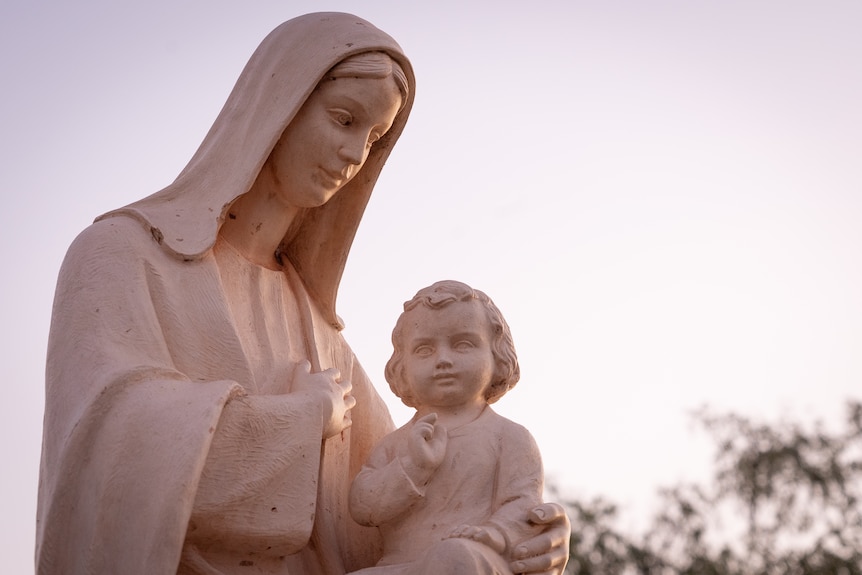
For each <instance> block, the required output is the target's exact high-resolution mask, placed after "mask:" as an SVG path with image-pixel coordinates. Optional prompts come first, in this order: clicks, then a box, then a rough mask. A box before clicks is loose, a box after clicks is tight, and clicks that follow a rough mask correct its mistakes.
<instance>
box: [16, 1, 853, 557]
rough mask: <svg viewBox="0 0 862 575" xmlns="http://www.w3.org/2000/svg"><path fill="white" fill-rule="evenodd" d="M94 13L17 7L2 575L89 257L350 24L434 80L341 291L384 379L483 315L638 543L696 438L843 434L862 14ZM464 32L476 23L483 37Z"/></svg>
mask: <svg viewBox="0 0 862 575" xmlns="http://www.w3.org/2000/svg"><path fill="white" fill-rule="evenodd" d="M253 4H254V9H253V10H251V9H249V6H250V4H249V3H247V2H227V1H213V0H207V1H203V0H190V1H188V2H166V1H163V0H152V1H150V2H140V3H130V2H108V1H102V2H97V1H94V0H81V1H79V2H74V3H71V2H60V1H58V0H53V1H38V0H36V1H27V2H25V1H24V0H7V1H6V2H4V3H3V4H2V6H0V73H2V76H0V77H2V80H3V90H2V92H0V94H2V95H0V134H2V137H0V146H2V158H3V169H2V170H0V190H2V193H3V198H4V199H5V200H6V202H7V208H11V209H10V210H7V212H10V213H7V217H6V218H5V221H4V224H3V226H2V227H0V239H2V241H0V253H2V261H3V263H4V269H5V270H6V271H5V272H4V280H5V281H4V282H3V286H2V290H3V292H2V293H3V295H4V297H2V298H0V302H2V303H0V305H2V306H3V317H4V319H5V320H6V326H7V328H6V329H5V330H3V332H2V335H0V338H2V344H3V348H4V349H5V350H6V352H5V353H4V365H5V366H6V374H7V385H6V390H7V392H6V395H5V399H6V402H5V403H6V405H7V415H6V417H4V418H2V420H0V437H2V440H0V441H2V444H0V445H2V455H3V458H4V461H5V462H6V463H4V466H3V473H2V475H0V485H2V487H3V489H2V492H3V495H2V508H0V546H2V552H0V555H2V556H3V557H4V568H3V571H4V572H8V573H26V572H30V571H32V554H33V536H34V515H35V494H36V484H37V476H38V461H39V449H40V436H41V419H42V404H43V395H44V394H43V368H44V351H45V343H46V337H47V327H48V321H49V317H50V307H51V298H52V294H53V288H54V282H55V279H56V274H57V270H58V267H59V265H60V261H61V259H62V257H63V254H64V252H65V250H66V248H67V246H68V245H69V243H70V242H71V240H72V238H73V237H74V236H75V234H77V233H78V232H79V231H80V230H81V229H83V228H84V227H85V226H86V225H87V224H88V223H89V222H90V221H91V220H92V219H93V218H94V217H95V216H96V215H98V214H100V213H102V212H104V211H107V210H109V209H111V208H115V207H118V206H120V205H123V204H125V203H128V202H130V201H132V200H135V199H138V198H140V197H142V196H144V195H146V194H149V193H151V192H153V191H155V190H157V189H158V188H160V187H162V186H163V185H165V184H167V183H168V182H170V181H171V180H172V179H173V178H174V177H175V176H176V174H177V173H178V172H179V170H180V169H182V167H183V166H184V164H185V162H186V161H187V160H188V159H189V158H190V156H191V154H192V153H193V152H194V150H195V148H196V146H197V144H198V143H199V142H200V140H201V138H202V137H203V135H204V133H205V132H206V130H207V129H208V128H209V125H210V123H211V122H212V121H213V119H214V118H215V116H216V114H217V112H218V110H219V109H220V107H221V105H222V104H223V102H224V99H225V97H226V96H227V93H228V92H229V90H230V88H231V86H232V85H233V82H234V81H235V80H236V77H237V75H238V73H239V71H240V69H241V68H242V66H243V65H244V63H245V61H246V60H247V58H248V56H249V55H250V54H251V52H252V50H253V49H254V48H255V46H256V45H257V44H258V42H259V41H260V40H261V39H262V38H263V37H264V36H265V35H266V33H267V32H269V30H271V29H272V28H273V27H275V26H276V25H277V24H279V23H280V22H282V21H283V20H286V19H288V18H290V17H293V16H296V15H299V14H302V13H305V12H310V11H317V10H321V9H329V10H338V11H347V12H353V13H356V14H358V15H360V16H362V17H364V18H366V19H368V20H370V21H371V22H373V23H375V24H376V25H378V26H379V27H380V28H382V29H384V30H386V31H387V32H389V33H390V34H392V35H393V36H394V37H395V38H396V39H397V40H398V41H399V42H400V43H401V44H402V46H403V47H404V49H405V50H406V52H407V54H408V55H409V56H410V57H411V59H412V61H413V64H414V67H415V69H416V74H417V78H418V90H417V100H416V105H415V107H414V112H413V114H412V117H411V120H410V122H409V124H408V126H407V129H406V132H405V134H404V136H403V137H402V138H401V140H400V142H399V143H398V146H397V147H396V149H395V152H394V153H393V155H392V157H391V158H390V160H389V163H388V165H387V167H386V168H385V170H384V172H383V176H382V177H381V179H380V181H379V183H378V186H377V188H376V190H375V195H374V197H373V198H372V202H371V204H370V205H369V209H368V212H367V215H366V217H365V220H364V221H363V224H362V227H361V228H360V231H359V234H358V236H357V240H356V243H355V244H354V247H353V252H352V254H351V260H350V263H349V266H348V269H347V271H346V274H345V278H344V282H343V284H342V287H341V299H340V313H341V315H342V316H343V317H344V319H345V320H346V323H347V325H348V328H347V330H346V332H345V335H346V337H347V338H348V340H349V341H350V342H351V344H352V345H353V347H354V349H355V351H356V352H357V354H358V356H359V358H360V360H361V361H362V363H363V365H364V367H365V368H366V371H368V372H369V374H370V375H371V377H372V379H373V380H374V381H375V382H377V385H378V388H379V389H380V392H381V394H382V395H383V396H384V397H385V398H387V400H388V401H389V402H390V405H392V406H393V415H394V417H395V418H396V421H397V422H399V423H400V422H403V421H404V420H405V419H406V418H407V416H408V414H409V411H407V410H406V408H405V409H402V408H400V407H399V406H398V404H397V401H396V400H394V399H392V398H391V396H390V393H389V390H388V387H387V385H386V383H385V381H384V379H383V375H382V372H383V365H384V363H385V361H386V359H387V358H388V354H389V353H390V347H389V345H390V344H389V333H390V331H391V329H392V326H393V325H394V321H395V318H396V317H397V315H398V313H399V310H400V306H401V304H402V302H403V301H405V300H406V299H409V298H410V297H411V296H412V295H413V293H414V292H415V291H416V290H417V289H419V288H421V287H423V286H425V285H427V284H429V283H431V282H433V281H436V280H438V279H444V278H451V279H459V280H462V281H466V282H468V283H470V284H472V285H474V286H475V287H477V288H479V289H482V290H484V291H486V292H487V293H488V294H489V295H490V296H491V297H492V298H493V299H494V300H495V301H496V302H497V304H498V305H499V307H500V308H501V310H502V311H503V313H504V315H506V317H507V319H508V320H509V323H510V324H511V327H512V331H513V334H514V337H515V343H516V346H517V348H518V351H519V355H520V360H521V364H522V372H523V377H522V381H521V383H520V384H519V386H518V387H517V388H515V390H513V391H512V392H511V395H510V396H507V397H506V398H504V399H503V400H501V402H500V403H499V404H498V406H499V411H500V412H502V413H503V414H504V415H506V416H508V417H511V418H512V419H515V420H516V421H518V422H520V423H522V424H524V425H526V426H527V427H528V428H529V429H531V430H532V431H533V433H534V435H535V436H536V438H537V441H538V443H539V445H540V447H541V449H542V451H543V453H544V457H545V463H546V468H547V470H548V473H549V476H550V477H551V478H552V479H553V481H554V482H555V483H557V484H558V485H560V486H561V487H563V488H564V490H567V491H570V492H572V493H576V494H581V495H594V494H605V495H608V496H610V497H612V498H614V499H617V500H619V501H621V502H623V503H624V504H625V512H626V513H628V514H629V515H627V517H629V519H627V521H629V522H630V523H632V524H634V523H637V522H638V521H640V520H641V519H639V518H642V517H645V516H646V514H647V513H648V512H649V505H650V503H651V499H650V496H651V494H652V492H653V491H654V489H655V487H656V486H657V485H658V484H661V483H669V482H673V481H675V480H677V479H681V478H684V477H687V478H695V479H696V478H699V477H703V476H705V474H706V473H707V470H708V463H709V461H710V453H709V451H708V449H707V447H708V443H707V442H706V441H705V439H704V437H703V436H702V435H701V434H699V433H696V432H693V431H692V429H691V427H690V425H689V420H688V418H687V412H688V411H689V410H691V409H693V408H696V407H698V406H700V405H703V404H709V405H713V406H716V407H720V408H727V409H734V410H737V411H740V412H743V413H747V414H751V415H756V416H763V417H770V418H774V417H778V416H779V415H781V414H788V415H793V416H799V417H806V418H807V417H813V416H822V417H826V418H830V419H834V418H835V417H836V416H837V415H839V414H840V407H841V402H842V400H843V399H844V398H847V397H850V396H852V395H853V394H855V396H856V397H857V398H858V397H859V390H860V380H862V353H860V351H859V350H860V349H862V298H860V296H859V294H860V293H862V258H860V257H859V252H860V247H862V161H860V157H862V108H860V106H859V102H862V66H860V64H859V62H860V57H862V35H860V34H859V26H860V24H862V4H859V3H858V2H854V1H850V0H848V1H845V2H839V1H832V0H824V1H820V2H809V1H804V2H801V1H795V2H794V1H778V0H768V1H767V0H764V1H750V0H706V1H703V2H696V3H695V2H688V1H682V0H680V1H677V2H672V1H664V0H656V1H650V2H641V1H636V0H630V1H615V0H601V1H600V0H588V1H577V0H575V1H562V0H560V1H554V2H551V1H542V0H534V1H532V2H505V1H504V2H490V1H488V2H470V3H467V2H454V1H451V2H450V1H442V2H435V3H433V4H431V3H427V4H423V5H417V6H411V7H410V9H409V11H408V10H406V9H404V8H403V7H402V5H403V3H402V2H395V1H393V2H374V1H367V0H366V1H361V2H360V1H354V2H348V1H341V2H328V3H321V2H318V1H310V0H309V1H292V2H283V1H275V0H257V1H256V2H254V3H253ZM462 4H469V7H464V6H463V5H462Z"/></svg>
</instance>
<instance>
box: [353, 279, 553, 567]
mask: <svg viewBox="0 0 862 575" xmlns="http://www.w3.org/2000/svg"><path fill="white" fill-rule="evenodd" d="M392 344H393V346H394V351H393V354H392V357H391V358H390V360H389V362H388V363H387V365H386V380H387V381H388V382H389V385H390V387H391V388H392V391H393V392H394V393H395V394H396V395H397V396H398V397H400V398H401V400H402V401H403V402H404V403H405V404H406V405H409V406H411V407H414V408H416V414H415V415H414V417H413V418H412V419H411V420H410V421H409V422H408V423H407V424H406V425H404V426H403V427H401V428H400V429H398V430H396V431H394V432H392V433H391V434H389V435H387V436H386V437H384V438H383V439H382V440H381V441H380V443H379V444H378V445H377V446H376V447H375V448H374V450H373V451H372V453H371V455H370V456H369V459H368V461H367V462H366V464H365V466H364V467H363V468H362V471H361V472H360V473H359V474H358V475H357V477H356V479H355V480H354V482H353V485H352V488H351V491H350V512H351V514H352V515H353V518H354V519H355V520H356V521H357V522H358V523H360V524H362V525H374V526H377V527H378V528H379V529H380V532H381V535H382V536H383V557H382V559H381V560H380V561H379V562H378V563H377V565H376V566H375V567H371V568H369V569H363V570H362V571H359V572H357V573H361V574H362V575H372V574H373V575H383V574H386V575H394V574H405V573H410V574H421V573H429V574H430V573H433V574H435V575H438V574H440V573H465V574H471V575H472V574H482V573H495V574H497V573H499V574H511V570H510V569H509V566H508V564H509V556H510V553H511V551H512V549H513V548H514V546H515V545H517V544H518V543H519V542H520V541H522V540H524V539H525V538H527V537H529V536H533V535H535V534H537V531H536V530H535V528H531V527H530V525H529V523H528V514H529V512H530V510H531V509H533V508H535V507H536V506H537V505H540V504H541V498H542V484H543V473H542V462H541V456H540V454H539V450H538V448H537V446H536V443H535V441H534V440H533V438H532V436H531V435H530V433H529V432H528V431H527V430H526V429H525V428H523V427H522V426H520V425H518V424H516V423H514V422H512V421H510V420H508V419H506V418H504V417H502V416H500V415H497V414H496V413H495V412H494V411H493V410H492V409H491V408H490V407H489V405H488V404H490V403H493V402H495V401H497V400H498V399H500V397H502V396H503V395H504V394H505V393H506V392H507V391H509V389H511V388H512V387H513V386H514V385H515V384H516V383H517V381H518V379H519V377H520V369H519V367H518V359H517V356H516V355H515V348H514V345H513V342H512V335H511V333H510V331H509V326H508V325H507V324H506V321H505V320H504V319H503V316H502V314H501V313H500V311H499V310H498V309H497V307H496V306H495V305H494V303H493V302H492V301H491V300H490V298H488V296H487V295H485V294H484V293H482V292H480V291H478V290H474V289H472V288H470V286H468V285H465V284H463V283H460V282H455V281H441V282H437V283H435V284H434V285H432V286H430V287H427V288H424V289H422V290H420V291H419V292H418V293H417V294H416V296H415V297H414V298H413V299H412V300H410V301H409V302H407V303H405V304H404V313H402V314H401V317H399V318H398V322H397V323H396V325H395V329H394V330H393V331H392Z"/></svg>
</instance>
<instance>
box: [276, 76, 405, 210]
mask: <svg viewBox="0 0 862 575" xmlns="http://www.w3.org/2000/svg"><path fill="white" fill-rule="evenodd" d="M400 106H401V94H400V92H399V91H398V87H397V86H396V84H395V80H393V79H392V78H391V77H388V78H379V79H377V78H338V79H335V80H325V81H323V82H322V83H321V84H320V85H319V86H318V87H317V88H316V89H315V90H314V92H312V94H311V96H309V98H308V100H306V102H305V104H303V106H302V108H301V109H300V110H299V112H298V113H297V115H296V117H295V118H294V119H293V121H292V122H291V123H290V125H289V126H288V127H287V129H286V130H285V131H284V133H283V134H282V136H281V140H279V142H278V144H276V146H275V148H274V149H273V151H272V154H271V155H270V157H269V160H268V161H267V164H268V165H269V168H270V169H271V170H272V173H273V175H274V177H275V180H276V183H277V187H278V190H279V195H280V200H281V201H282V202H284V203H285V204H286V205H288V206H291V207H299V208H312V207H317V206H321V205H323V204H325V203H326V202H327V201H329V199H330V198H332V196H334V195H335V193H336V192H338V190H340V189H341V188H342V187H344V185H345V184H347V182H349V181H350V180H351V179H352V178H353V177H354V176H355V175H356V173H357V172H358V171H359V169H360V168H361V167H362V165H363V164H364V163H365V160H366V159H367V158H368V152H369V150H370V149H371V145H372V144H373V143H374V142H376V141H377V140H378V139H379V138H380V137H382V136H383V134H385V133H386V132H387V131H388V130H389V128H390V127H391V126H392V122H393V121H394V120H395V115H396V114H397V113H398V110H399V108H400Z"/></svg>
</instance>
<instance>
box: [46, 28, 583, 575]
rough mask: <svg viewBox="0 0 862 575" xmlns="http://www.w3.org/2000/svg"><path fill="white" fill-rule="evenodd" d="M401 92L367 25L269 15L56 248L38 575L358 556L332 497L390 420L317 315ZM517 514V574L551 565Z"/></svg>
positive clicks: (330, 307) (562, 542)
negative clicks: (232, 74)
mask: <svg viewBox="0 0 862 575" xmlns="http://www.w3.org/2000/svg"><path fill="white" fill-rule="evenodd" d="M414 87H415V81H414V77H413V71H412V68H411V66H410V62H409V61H408V60H407V58H406V57H405V56H404V54H403V53H402V50H401V49H400V47H399V46H398V44H397V43H396V42H395V41H394V40H393V39H392V38H390V37H389V36H388V35H386V34H385V33H383V32H381V31H380V30H378V29H376V28H375V27H374V26H372V25H371V24H369V23H368V22H365V21H364V20H361V19H360V18H357V17H355V16H352V15H348V14H338V13H320V14H309V15H306V16H302V17H299V18H296V19H293V20H290V21H288V22H285V23H284V24H282V25H281V26H279V27H277V28H276V29H275V30H274V31H273V32H272V33H270V35H269V36H267V37H266V38H265V39H264V41H263V42H262V43H261V45H260V46H259V47H258V49H257V50H256V51H255V53H254V54H253V55H252V57H251V59H250V60H249V62H248V64H247V65H246V67H245V69H244V70H243V72H242V74H241V75H240V78H239V79H238V81H237V84H236V86H235V87H234V90H233V91H232V92H231V94H230V96H229V97H228V100H227V102H226V103H225V106H224V108H223V109H222V111H221V112H220V114H219V116H218V118H217V119H216V121H215V123H214V124H213V126H212V128H211V129H210V131H209V133H208V134H207V135H206V137H205V138H204V141H203V142H202V144H201V146H200V148H199V149H198V151H197V152H196V153H195V155H194V156H193V157H192V159H191V160H190V162H189V163H188V165H187V166H186V168H185V169H184V170H183V171H182V172H181V173H180V175H179V176H178V177H177V179H176V180H175V181H174V182H173V183H172V184H170V185H169V186H167V187H166V188H164V189H163V190H161V191H159V192H156V193H155V194H153V195H151V196H148V197H146V198H144V199H142V200H139V201H137V202H135V203H132V204H130V205H128V206H126V207H123V208H120V209H118V210H115V211H112V212H109V213H107V214H104V215H102V216H100V217H99V218H97V220H96V222H95V223H94V224H92V225H91V226H90V227H88V228H87V229H85V230H84V231H83V232H82V233H81V234H80V235H79V236H78V238H76V239H75V241H74V242H73V244H72V245H71V247H70V248H69V251H68V253H67V255H66V258H65V260H64V262H63V265H62V268H61V270H60V274H59V278H58V284H57V290H56V294H55V301H54V309H53V316H52V320H51V332H50V336H49V342H48V360H47V369H46V406H45V424H44V435H43V448H42V461H41V471H40V482H39V500H38V510H37V544H36V570H37V573H39V574H40V575H47V574H55V573H64V574H70V573H71V574H76V573H124V574H131V575H134V574H141V575H152V574H156V573H183V574H186V573H188V574H191V573H194V574H215V573H221V574H232V573H247V572H249V568H251V567H253V568H254V572H255V573H272V574H275V573H279V574H284V573H290V574H318V573H325V574H328V575H329V574H332V575H342V574H344V573H346V572H349V571H352V570H357V569H360V568H364V567H369V566H372V565H374V564H375V563H376V562H377V561H378V559H379V558H380V555H381V552H382V547H381V542H380V539H379V534H378V533H377V531H376V529H374V528H371V527H367V526H362V525H359V524H357V523H356V522H354V521H352V520H351V519H350V515H349V512H348V494H349V489H350V481H351V479H352V478H353V477H354V476H355V475H356V473H358V471H359V469H360V468H361V466H362V463H363V462H364V461H365V460H366V459H367V457H368V454H369V453H370V451H371V448H372V447H373V445H374V444H375V443H377V441H378V440H380V439H381V438H382V437H384V436H385V435H386V434H388V433H389V432H390V431H392V428H393V425H392V421H391V418H390V417H389V414H388V412H387V410H386V407H385V405H384V404H383V402H382V400H381V399H380V397H379V396H378V394H377V392H376V391H375V389H374V388H373V386H372V385H371V383H370V381H369V380H368V377H367V376H366V374H365V373H364V371H363V370H362V368H361V366H360V364H359V362H358V361H357V360H356V359H355V357H354V355H353V352H352V351H351V349H350V347H349V346H348V344H347V343H346V341H345V340H344V338H343V337H342V335H341V333H340V330H341V327H342V325H341V322H340V320H339V318H338V316H337V315H336V311H335V300H336V293H337V289H338V284H339V281H340V278H341V274H342V270H343V268H344V264H345V261H346V258H347V254H348V251H349V248H350V245H351V243H352V241H353V237H354V234H355V231H356V229H357V226H358V224H359V221H360V219H361V217H362V214H363V211H364V209H365V205H366V203H367V201H368V198H369V196H370V194H371V191H372V189H373V187H374V184H375V182H376V180H377V177H378V175H379V173H380V170H381V169H382V167H383V165H384V163H385V161H386V158H387V157H388V155H389V152H390V151H391V149H392V146H393V145H394V144H395V142H396V140H397V139H398V137H399V135H400V134H401V132H402V130H403V129H404V125H405V122H406V121H407V117H408V114H409V112H410V108H411V106H412V104H413V94H414ZM535 512H536V516H537V517H538V521H539V522H540V523H543V524H544V527H542V528H540V531H541V533H540V534H539V535H538V536H536V537H532V538H529V539H527V540H525V541H523V542H522V543H521V544H519V545H518V546H517V548H516V554H515V556H514V557H513V559H514V560H515V561H516V566H517V569H516V570H521V571H524V572H543V571H546V570H549V569H551V570H556V572H559V571H561V570H562V565H564V563H565V558H566V553H567V538H568V532H569V524H568V520H567V519H566V517H565V514H564V513H563V511H562V508H561V507H560V506H559V505H556V504H552V503H546V504H544V505H542V506H540V507H537V509H536V510H535Z"/></svg>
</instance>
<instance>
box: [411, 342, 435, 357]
mask: <svg viewBox="0 0 862 575" xmlns="http://www.w3.org/2000/svg"><path fill="white" fill-rule="evenodd" d="M413 353H414V354H415V355H418V356H420V357H428V356H429V355H431V354H432V353H434V350H433V349H431V346H430V345H420V346H419V347H417V348H416V349H414V350H413Z"/></svg>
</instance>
